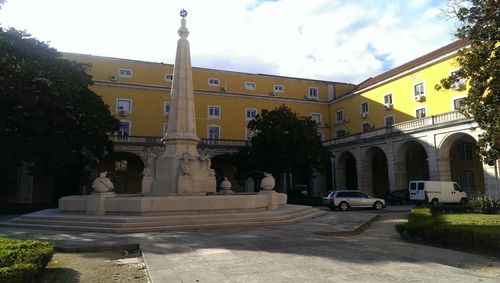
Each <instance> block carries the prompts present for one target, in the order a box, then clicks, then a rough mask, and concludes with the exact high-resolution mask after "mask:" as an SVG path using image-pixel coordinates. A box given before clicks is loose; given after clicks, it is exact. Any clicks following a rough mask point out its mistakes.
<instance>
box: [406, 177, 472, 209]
mask: <svg viewBox="0 0 500 283" xmlns="http://www.w3.org/2000/svg"><path fill="white" fill-rule="evenodd" d="M408 190H409V191H410V199H411V200H412V201H415V202H423V203H430V204H431V205H432V206H438V205H439V204H440V203H460V204H461V205H466V204H467V202H468V199H467V194H466V193H465V192H464V191H463V190H462V188H461V187H460V185H458V184H457V183H455V182H447V181H411V182H410V184H409V188H408Z"/></svg>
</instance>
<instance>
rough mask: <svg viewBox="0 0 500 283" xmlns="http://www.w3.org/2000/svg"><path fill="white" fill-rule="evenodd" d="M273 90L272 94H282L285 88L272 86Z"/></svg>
mask: <svg viewBox="0 0 500 283" xmlns="http://www.w3.org/2000/svg"><path fill="white" fill-rule="evenodd" d="M273 90H274V92H283V91H285V87H284V86H283V85H274V86H273Z"/></svg>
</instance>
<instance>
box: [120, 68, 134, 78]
mask: <svg viewBox="0 0 500 283" xmlns="http://www.w3.org/2000/svg"><path fill="white" fill-rule="evenodd" d="M117 74H118V76H119V77H121V78H131V77H132V75H133V72H132V70H130V69H118V73H117Z"/></svg>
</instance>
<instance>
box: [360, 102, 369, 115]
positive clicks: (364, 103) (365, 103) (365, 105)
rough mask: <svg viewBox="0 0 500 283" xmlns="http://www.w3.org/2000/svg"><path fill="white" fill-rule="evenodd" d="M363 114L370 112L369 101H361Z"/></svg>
mask: <svg viewBox="0 0 500 283" xmlns="http://www.w3.org/2000/svg"><path fill="white" fill-rule="evenodd" d="M361 114H368V102H363V103H361Z"/></svg>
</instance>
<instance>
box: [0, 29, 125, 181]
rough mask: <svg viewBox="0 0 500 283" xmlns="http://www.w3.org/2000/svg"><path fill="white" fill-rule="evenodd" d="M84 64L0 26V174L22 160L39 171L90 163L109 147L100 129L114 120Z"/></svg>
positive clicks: (114, 125)
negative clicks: (91, 87)
mask: <svg viewBox="0 0 500 283" xmlns="http://www.w3.org/2000/svg"><path fill="white" fill-rule="evenodd" d="M88 68H89V66H88V65H85V64H81V63H77V62H72V61H68V60H64V59H61V55H60V54H59V53H58V52H57V51H56V50H55V49H53V48H51V47H49V46H48V45H47V44H45V43H43V42H40V41H38V40H37V39H35V38H33V37H31V36H30V35H29V34H26V33H25V32H21V31H17V30H15V29H9V30H5V29H3V28H1V27H0V172H1V171H2V169H3V170H4V169H6V168H15V167H16V166H17V164H18V163H19V162H21V161H22V162H27V163H28V164H31V168H30V169H31V170H32V172H33V174H34V175H45V174H50V173H54V172H57V171H59V170H61V169H64V168H67V167H75V165H79V166H82V165H87V164H96V163H97V162H98V160H99V158H101V157H102V156H103V155H104V154H105V153H106V152H108V151H111V150H112V143H111V141H110V140H109V138H108V136H107V134H106V133H108V132H111V131H114V130H116V129H117V128H118V127H119V121H118V120H116V119H115V118H114V117H112V116H111V113H110V111H109V109H108V107H107V106H106V105H105V104H104V102H103V101H102V99H101V98H100V97H99V96H97V95H96V94H95V93H94V92H92V91H91V90H90V89H89V86H90V85H91V84H92V81H91V76H89V75H88V74H87V70H88Z"/></svg>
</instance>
